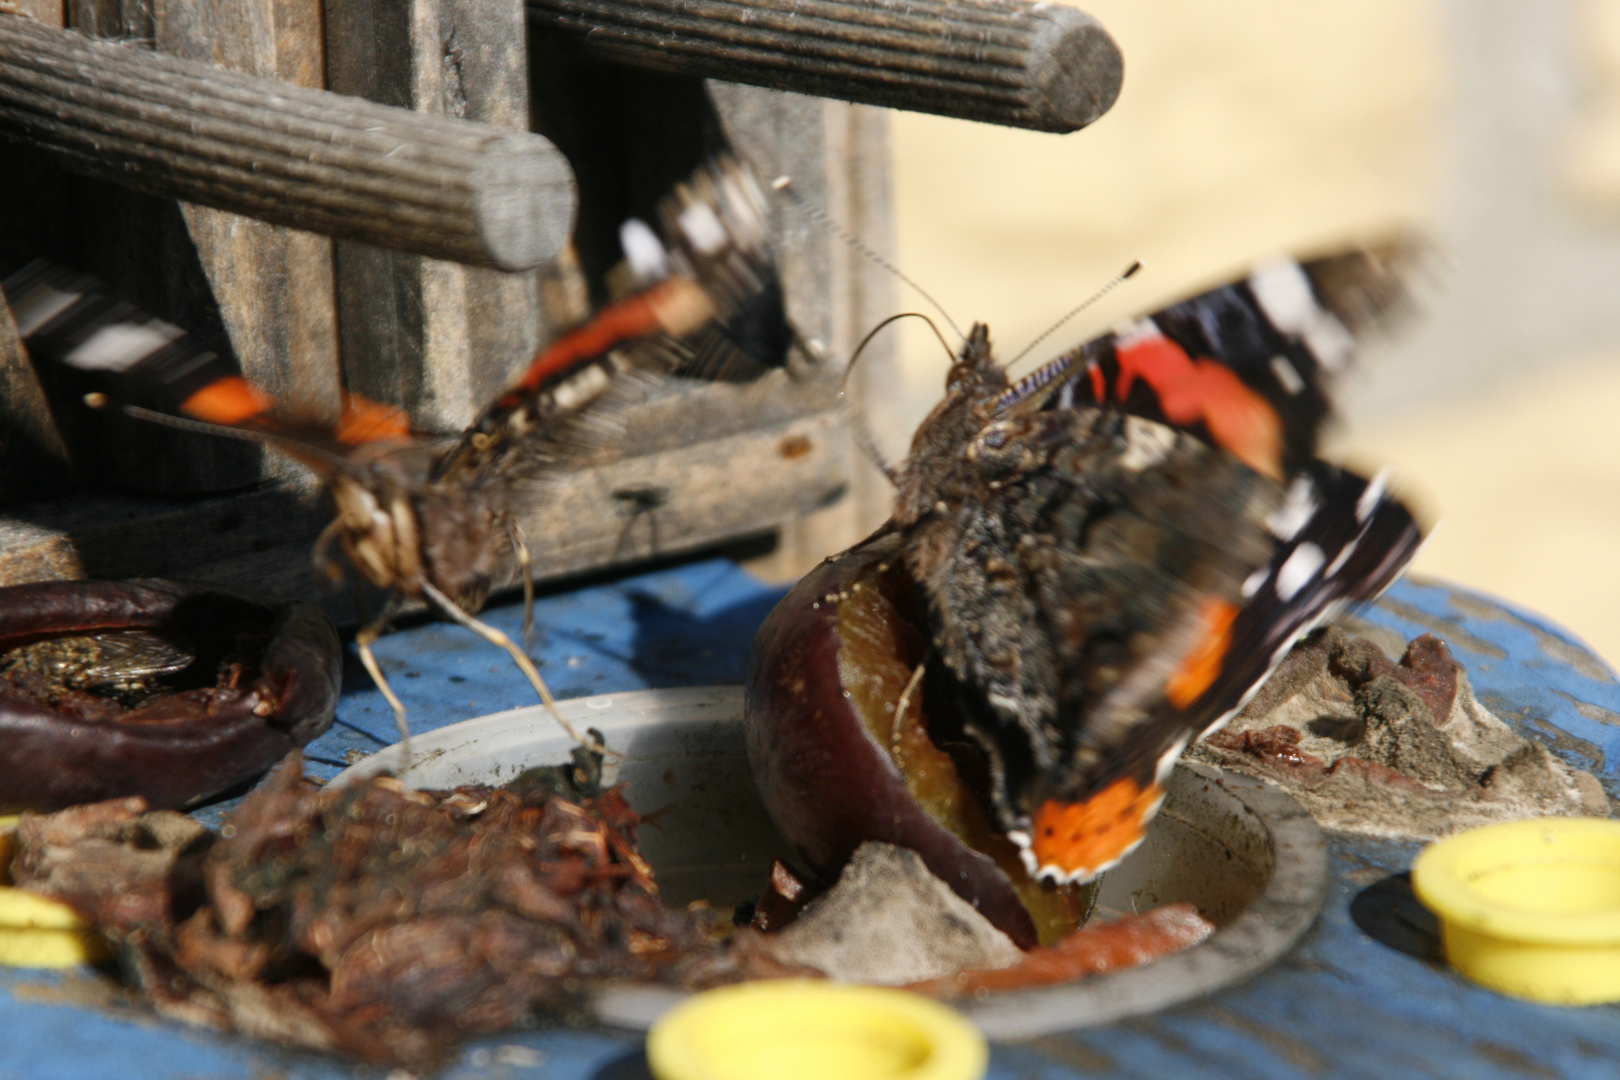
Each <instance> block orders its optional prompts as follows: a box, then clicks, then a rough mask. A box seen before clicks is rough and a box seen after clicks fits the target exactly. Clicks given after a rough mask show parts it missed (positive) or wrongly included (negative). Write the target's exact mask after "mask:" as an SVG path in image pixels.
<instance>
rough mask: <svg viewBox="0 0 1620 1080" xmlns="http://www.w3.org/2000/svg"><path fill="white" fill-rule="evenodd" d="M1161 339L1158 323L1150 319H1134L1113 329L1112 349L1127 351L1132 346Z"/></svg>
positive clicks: (1162, 334) (1162, 333) (1161, 332)
mask: <svg viewBox="0 0 1620 1080" xmlns="http://www.w3.org/2000/svg"><path fill="white" fill-rule="evenodd" d="M1162 337H1164V332H1163V331H1161V330H1160V329H1159V324H1158V323H1156V322H1154V321H1153V320H1152V319H1135V320H1132V321H1130V322H1122V323H1120V324H1119V325H1118V326H1116V327H1114V339H1115V340H1114V348H1116V349H1128V348H1130V347H1131V346H1132V345H1138V344H1140V343H1142V342H1144V341H1153V340H1155V339H1156V338H1162Z"/></svg>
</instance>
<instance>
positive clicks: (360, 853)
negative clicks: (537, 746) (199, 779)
mask: <svg viewBox="0 0 1620 1080" xmlns="http://www.w3.org/2000/svg"><path fill="white" fill-rule="evenodd" d="M576 757H577V759H578V760H577V761H576V763H575V765H574V766H572V767H562V768H557V769H544V770H534V771H532V772H531V773H529V774H525V776H524V777H523V778H520V779H519V780H518V781H516V782H514V783H513V784H512V785H509V786H508V787H507V788H503V789H490V788H482V787H465V788H459V789H457V790H455V791H452V792H428V791H406V790H403V789H402V788H401V786H400V784H399V783H398V781H396V780H393V779H392V778H387V777H382V778H377V779H373V780H371V781H369V782H367V783H363V784H356V785H353V786H349V787H345V788H342V789H337V790H330V789H322V788H319V787H316V786H315V785H314V784H312V783H311V782H309V781H308V780H306V779H304V777H303V775H302V762H301V761H300V759H299V758H298V755H297V754H293V755H291V756H290V757H289V758H288V759H287V761H285V762H284V763H283V764H282V765H280V766H278V768H277V769H276V771H275V772H274V773H272V774H271V776H270V778H269V779H268V780H266V782H265V783H264V784H263V785H262V786H261V787H260V788H259V789H258V790H257V791H255V792H254V793H253V794H252V795H251V796H249V798H248V799H247V800H246V801H245V802H244V803H243V804H242V806H241V808H240V809H239V810H238V811H237V812H236V813H235V814H233V815H232V816H231V817H230V819H229V823H228V824H227V825H226V826H225V827H224V828H223V829H222V830H221V831H220V833H219V834H218V836H215V835H214V834H212V833H210V832H208V831H207V830H206V829H204V828H203V827H202V826H200V825H198V824H196V823H195V822H193V821H191V820H190V819H189V818H186V817H185V816H183V815H180V814H176V813H172V812H163V811H159V812H154V813H143V811H144V809H145V806H144V804H143V803H142V802H141V800H139V799H128V800H116V801H112V802H106V803H98V804H94V805H90V806H82V807H75V808H72V809H70V810H66V811H63V812H61V813H59V814H54V815H49V816H36V815H28V816H25V817H24V818H23V820H22V821H21V822H20V824H19V827H18V835H17V842H18V854H17V856H16V858H15V861H14V864H13V874H14V876H15V877H16V879H17V883H18V884H19V885H25V886H27V887H29V888H30V889H33V890H34V891H37V892H40V893H43V894H46V895H49V896H53V897H56V898H58V899H61V900H64V901H66V902H67V903H69V904H71V905H72V906H74V907H75V908H77V909H78V910H79V911H81V912H82V913H83V914H85V915H86V916H88V917H89V918H91V919H93V920H94V921H95V923H96V925H97V926H98V927H99V928H100V929H101V930H102V932H103V933H104V934H106V935H107V936H108V938H109V939H110V940H111V941H112V943H113V945H114V946H115V948H116V950H117V952H118V954H119V957H120V960H121V962H122V964H123V966H124V968H125V970H126V972H127V974H128V975H129V977H130V978H131V979H132V981H133V982H134V983H135V984H136V985H137V986H138V987H139V988H140V990H141V991H142V992H143V993H144V994H145V995H146V996H147V997H148V998H149V999H150V1000H151V1001H152V1003H153V1004H154V1006H155V1007H156V1008H157V1009H158V1011H159V1012H161V1013H163V1014H165V1015H168V1016H171V1017H174V1018H176V1019H180V1020H183V1021H185V1022H187V1023H191V1024H196V1025H200V1026H209V1027H216V1028H235V1029H236V1030H239V1031H242V1032H244V1033H247V1034H250V1035H255V1036H258V1037H261V1038H268V1039H272V1040H274V1041H277V1042H281V1043H286V1044H290V1045H294V1046H302V1047H309V1048H315V1049H325V1050H338V1051H344V1052H347V1053H350V1054H354V1055H357V1056H359V1057H363V1058H368V1059H371V1060H376V1061H383V1062H392V1063H397V1064H401V1065H406V1066H408V1067H412V1068H417V1069H421V1068H427V1067H431V1066H433V1065H434V1064H436V1063H440V1062H442V1061H443V1060H444V1059H445V1058H446V1056H447V1054H448V1053H449V1052H450V1051H451V1050H452V1049H453V1048H454V1047H455V1045H456V1044H457V1043H459V1042H460V1041H462V1040H463V1039H466V1038H469V1037H471V1036H474V1035H478V1034H481V1033H488V1032H495V1031H501V1030H506V1029H510V1028H513V1027H517V1026H521V1025H522V1024H524V1023H526V1022H529V1021H530V1020H531V1019H532V1018H533V1017H535V1016H536V1015H537V1014H539V1013H541V1012H554V1011H557V1010H561V1011H563V1012H565V1013H566V1012H567V1011H568V1010H569V1008H570V1007H571V1006H572V1005H573V1004H574V1003H575V1002H577V1000H578V996H579V994H580V992H581V990H582V989H583V988H584V986H585V985H586V984H587V983H589V982H594V981H597V980H601V979H605V978H618V977H625V978H637V979H667V978H670V977H672V973H671V972H670V970H669V969H670V968H671V967H672V965H673V964H674V962H675V961H676V959H677V958H679V957H680V956H682V955H683V954H688V953H690V952H691V951H693V950H694V949H698V948H700V947H701V945H702V943H703V939H704V932H703V925H704V921H703V918H702V915H701V913H686V912H669V911H666V910H665V909H664V908H663V906H662V905H661V904H660V903H659V899H658V892H657V887H656V886H655V885H654V884H653V881H652V877H651V872H650V870H649V868H648V867H647V864H646V863H645V862H644V861H643V860H642V859H641V857H640V856H639V855H638V854H637V853H636V849H635V835H634V831H635V824H636V815H635V813H634V812H633V811H632V810H631V809H630V807H629V805H628V804H627V803H626V802H625V800H624V797H623V795H622V794H621V793H620V792H619V791H618V790H617V789H608V790H606V791H602V790H600V789H599V785H598V776H599V773H598V772H597V763H595V762H593V761H592V760H591V759H590V758H589V756H588V755H586V754H585V753H584V751H580V752H578V754H576Z"/></svg>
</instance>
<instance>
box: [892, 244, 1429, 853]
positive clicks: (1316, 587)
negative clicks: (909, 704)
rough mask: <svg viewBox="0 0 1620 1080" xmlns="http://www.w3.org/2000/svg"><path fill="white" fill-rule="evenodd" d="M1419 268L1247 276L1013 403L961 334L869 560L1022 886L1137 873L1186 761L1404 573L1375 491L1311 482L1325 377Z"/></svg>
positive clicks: (1351, 259) (1387, 259) (1398, 254)
mask: <svg viewBox="0 0 1620 1080" xmlns="http://www.w3.org/2000/svg"><path fill="white" fill-rule="evenodd" d="M1412 254H1413V248H1412V246H1411V245H1409V244H1407V243H1404V242H1397V243H1392V244H1387V245H1383V246H1377V247H1368V248H1364V249H1358V250H1353V251H1349V252H1345V253H1341V254H1336V255H1332V256H1329V257H1327V258H1322V259H1316V260H1312V261H1306V262H1294V261H1292V260H1288V261H1279V262H1276V263H1272V264H1268V265H1266V266H1262V267H1258V268H1256V269H1255V270H1254V271H1253V272H1252V273H1251V274H1250V275H1249V276H1248V277H1247V278H1246V279H1245V280H1242V281H1238V282H1235V283H1233V284H1229V285H1225V286H1222V287H1220V288H1217V289H1214V290H1212V291H1209V292H1206V293H1204V294H1202V295H1199V296H1195V297H1193V298H1192V299H1189V300H1186V301H1184V302H1181V303H1178V304H1174V305H1172V306H1170V307H1167V308H1165V309H1164V310H1162V311H1159V312H1156V313H1154V314H1153V315H1151V316H1149V317H1147V318H1144V319H1140V320H1138V321H1136V322H1133V323H1130V324H1129V325H1127V326H1124V327H1122V328H1120V329H1118V330H1116V331H1115V332H1113V333H1110V334H1106V335H1104V336H1103V337H1100V338H1098V339H1096V340H1094V341H1092V342H1090V343H1088V344H1086V345H1084V346H1082V347H1080V348H1079V349H1076V350H1074V351H1073V352H1070V353H1068V354H1066V355H1064V356H1062V357H1059V358H1058V359H1056V360H1054V361H1052V362H1051V363H1049V364H1047V365H1045V366H1044V367H1042V368H1040V369H1039V370H1037V371H1035V372H1034V373H1033V374H1031V375H1029V376H1028V377H1026V378H1024V379H1022V380H1020V381H1018V382H1016V383H1013V382H1011V381H1010V380H1009V378H1008V376H1007V375H1006V372H1005V370H1004V369H1003V368H1002V367H1001V366H1000V365H999V364H998V363H997V362H996V361H995V360H994V358H993V357H992V354H991V349H990V338H989V333H988V331H987V330H986V329H985V327H984V326H982V325H979V326H975V327H974V328H973V329H972V331H971V332H970V333H969V335H968V338H967V342H966V344H965V345H964V347H963V349H962V351H961V354H960V356H959V357H958V359H957V360H956V361H955V363H954V364H953V366H952V367H951V369H950V372H949V374H948V376H947V378H946V392H945V397H944V399H943V400H942V401H941V402H940V403H939V404H938V405H937V406H936V407H935V408H934V410H933V412H932V413H931V414H930V415H929V416H928V418H927V419H926V420H925V421H924V422H923V424H922V425H921V426H920V427H919V428H918V430H917V433H916V436H915V438H914V440H913V442H912V446H911V452H910V455H909V457H908V459H907V461H906V463H905V465H904V466H903V468H902V469H901V470H900V471H899V474H898V476H897V488H898V492H897V496H896V500H895V508H894V513H893V516H892V518H891V519H890V521H889V523H888V524H887V525H886V526H885V527H884V528H883V529H882V530H880V532H879V535H880V536H883V535H888V534H893V533H899V534H900V535H901V537H902V538H903V547H902V550H903V559H904V562H905V565H906V567H907V569H908V570H909V572H910V575H911V577H912V578H913V579H914V580H915V581H916V582H917V583H918V584H919V585H920V586H921V589H922V594H923V596H924V597H925V599H926V602H927V609H928V617H929V619H930V621H931V624H932V625H931V637H932V642H933V652H934V655H935V656H937V657H938V658H939V659H941V660H943V663H944V667H945V668H946V669H947V670H948V672H949V676H948V677H949V679H950V681H951V683H952V685H953V686H954V690H953V691H952V693H953V694H954V696H955V697H956V698H957V699H958V701H959V704H960V706H961V708H960V711H961V713H962V714H963V715H964V716H965V721H964V723H965V733H966V734H967V735H968V736H969V737H970V738H971V739H972V740H973V741H974V742H975V743H977V744H978V746H979V747H980V748H981V749H982V751H983V756H984V758H985V759H986V761H987V764H988V772H989V792H990V803H991V808H992V811H993V813H994V814H995V816H996V818H997V819H998V820H999V822H1000V825H1001V828H1002V829H1003V831H1004V832H1005V833H1006V834H1007V835H1008V836H1009V837H1011V838H1012V839H1013V840H1015V841H1016V842H1017V844H1018V845H1019V847H1020V849H1021V852H1022V855H1023V858H1024V861H1025V863H1026V865H1027V866H1028V868H1029V870H1030V873H1031V874H1032V875H1035V876H1038V877H1042V878H1046V879H1050V880H1055V881H1058V882H1075V881H1086V880H1090V879H1091V878H1094V877H1095V876H1096V875H1097V874H1099V873H1101V872H1102V871H1103V870H1104V869H1106V868H1107V867H1109V866H1112V865H1113V864H1114V863H1116V862H1118V861H1119V860H1120V859H1121V858H1123V857H1124V856H1125V855H1126V854H1128V853H1129V852H1130V851H1131V850H1132V849H1134V848H1135V847H1136V845H1137V844H1138V843H1140V841H1141V839H1142V837H1143V833H1144V829H1145V827H1146V825H1147V823H1148V821H1149V820H1150V819H1151V818H1152V817H1153V815H1154V813H1155V812H1156V811H1157V809H1158V806H1159V803H1160V802H1161V800H1162V799H1163V796H1164V787H1163V785H1164V782H1165V780H1166V778H1167V776H1168V774H1169V772H1170V770H1171V768H1172V767H1173V766H1174V764H1175V762H1176V760H1177V758H1178V757H1179V756H1180V754H1181V751H1182V750H1183V749H1184V748H1185V747H1186V746H1187V745H1188V744H1189V743H1190V742H1191V741H1192V740H1194V739H1197V738H1199V737H1201V736H1203V735H1206V734H1209V733H1210V732H1212V731H1214V730H1216V729H1217V728H1219V727H1220V726H1221V725H1222V724H1223V723H1225V722H1226V720H1227V719H1229V718H1230V717H1231V716H1232V715H1233V713H1235V712H1236V711H1237V710H1238V709H1239V708H1241V707H1242V706H1243V704H1244V703H1245V702H1246V701H1247V700H1248V698H1249V697H1250V696H1251V695H1252V694H1253V693H1254V691H1255V690H1256V689H1257V688H1258V686H1259V684H1260V683H1261V682H1262V681H1263V680H1264V679H1265V677H1266V676H1267V675H1268V674H1269V673H1270V671H1271V670H1272V669H1273V668H1274V667H1275V666H1276V664H1277V663H1278V662H1279V661H1280V660H1281V659H1282V657H1283V655H1284V653H1285V652H1286V651H1287V650H1288V648H1289V647H1290V646H1291V645H1292V643H1293V642H1294V641H1295V640H1296V639H1297V638H1298V637H1300V636H1301V635H1302V634H1303V633H1305V632H1306V631H1307V630H1309V629H1310V628H1311V627H1313V626H1315V625H1316V624H1317V623H1318V622H1320V621H1322V620H1323V619H1326V618H1329V617H1331V616H1332V615H1333V614H1334V613H1335V612H1337V611H1338V610H1339V609H1340V608H1341V607H1342V606H1343V605H1344V604H1346V603H1347V602H1350V601H1356V600H1364V599H1370V598H1372V597H1374V596H1376V595H1377V594H1378V593H1380V592H1381V591H1382V590H1383V589H1385V588H1386V587H1387V586H1389V585H1390V584H1391V583H1392V582H1393V581H1394V579H1395V578H1396V577H1397V576H1398V575H1399V574H1400V573H1401V571H1402V570H1403V569H1404V568H1405V566H1406V565H1407V563H1408V562H1409V561H1410V560H1411V559H1412V557H1413V556H1414V554H1415V553H1416V552H1417V550H1418V547H1419V546H1420V544H1421V541H1422V531H1421V529H1420V527H1419V526H1418V524H1417V523H1416V522H1415V521H1414V519H1413V517H1412V515H1411V513H1410V512H1409V511H1408V510H1407V508H1406V507H1405V506H1403V505H1402V504H1401V503H1400V502H1399V501H1398V500H1396V499H1394V498H1393V497H1391V495H1390V494H1389V493H1388V491H1387V490H1386V489H1385V483H1384V478H1383V477H1382V476H1379V477H1377V478H1374V479H1372V480H1368V479H1365V478H1363V477H1360V476H1357V475H1355V474H1354V473H1352V472H1348V471H1346V470H1344V469H1340V468H1337V467H1335V466H1333V465H1330V464H1327V463H1326V462H1323V461H1321V460H1319V459H1318V458H1317V457H1316V444H1317V437H1318V432H1319V430H1320V428H1321V426H1322V423H1323V421H1324V419H1325V418H1326V416H1327V414H1328V394H1327V390H1328V385H1327V384H1328V382H1329V379H1330V376H1331V375H1332V373H1333V372H1334V371H1336V370H1337V369H1339V368H1340V367H1342V366H1343V365H1344V364H1345V363H1346V362H1347V361H1348V359H1349V357H1350V354H1351V352H1352V351H1353V349H1354V346H1355V343H1356V339H1357V337H1358V336H1359V335H1361V334H1363V333H1364V332H1365V331H1367V330H1368V329H1369V328H1371V327H1373V326H1375V325H1377V324H1378V323H1379V322H1381V321H1382V320H1383V319H1384V317H1385V316H1386V315H1387V314H1388V313H1389V311H1390V310H1391V309H1392V308H1394V307H1397V306H1399V305H1400V304H1401V302H1402V301H1403V299H1404V297H1405V295H1406V292H1405V288H1404V285H1403V276H1404V274H1403V268H1404V267H1405V266H1406V264H1407V263H1408V262H1410V260H1411V255H1412Z"/></svg>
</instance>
